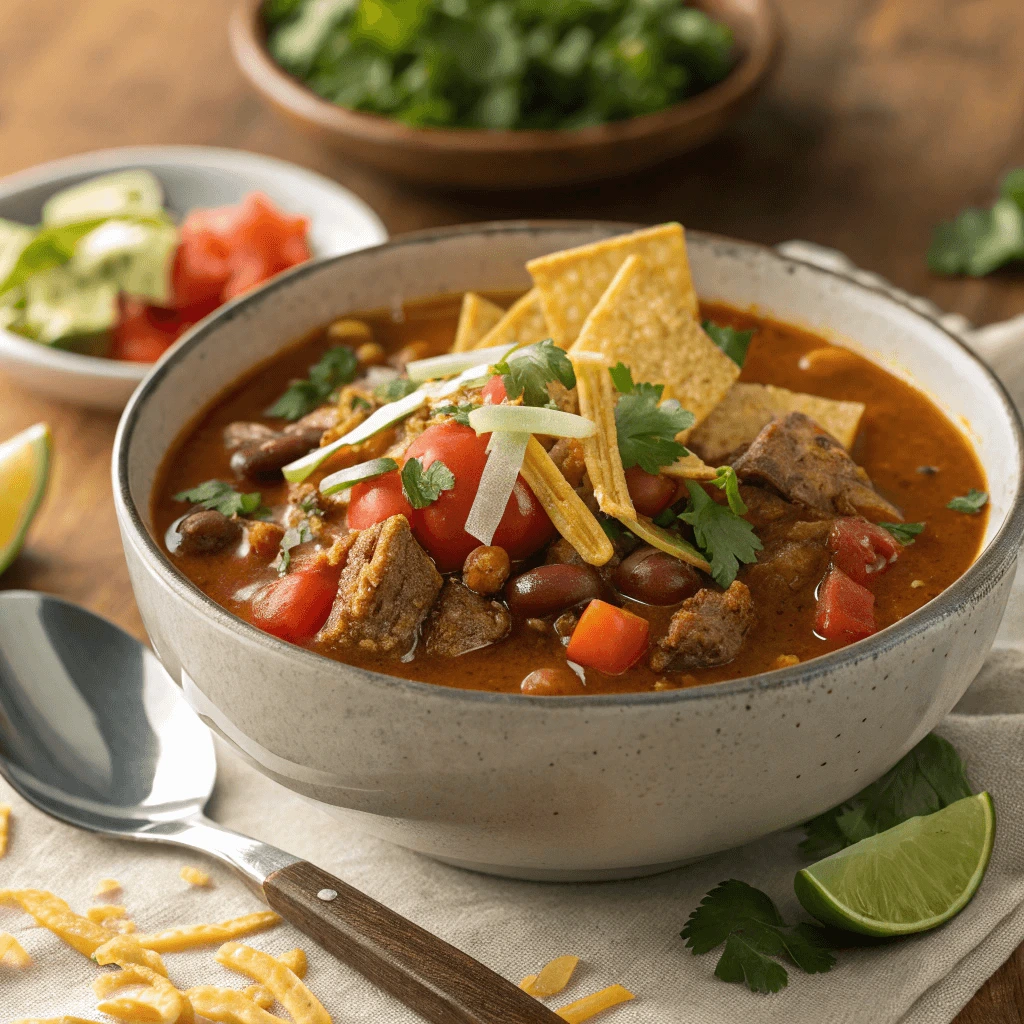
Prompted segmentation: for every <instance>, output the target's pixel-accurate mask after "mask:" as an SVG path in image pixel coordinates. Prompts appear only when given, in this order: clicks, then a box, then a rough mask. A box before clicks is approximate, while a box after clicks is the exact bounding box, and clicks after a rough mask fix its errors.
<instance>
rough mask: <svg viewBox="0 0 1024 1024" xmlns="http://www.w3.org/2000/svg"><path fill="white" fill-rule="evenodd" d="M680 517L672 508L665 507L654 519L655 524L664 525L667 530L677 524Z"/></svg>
mask: <svg viewBox="0 0 1024 1024" xmlns="http://www.w3.org/2000/svg"><path fill="white" fill-rule="evenodd" d="M678 520H679V517H678V516H677V515H676V513H675V512H673V511H672V509H671V508H663V509H662V510H661V511H660V512H659V513H658V514H657V515H656V516H655V517H654V518H653V519H652V520H651V522H652V523H654V525H655V526H661V527H664V528H665V529H666V530H667V529H670V528H671V527H673V526H675V525H676V523H677V522H678Z"/></svg>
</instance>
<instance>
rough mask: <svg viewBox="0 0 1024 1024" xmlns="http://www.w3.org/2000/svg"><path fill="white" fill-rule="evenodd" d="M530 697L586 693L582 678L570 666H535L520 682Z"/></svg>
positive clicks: (524, 691) (523, 691) (520, 687)
mask: <svg viewBox="0 0 1024 1024" xmlns="http://www.w3.org/2000/svg"><path fill="white" fill-rule="evenodd" d="M519 689H520V691H521V692H522V693H525V694H528V695H529V696H531V697H565V696H568V695H569V694H572V693H586V690H585V689H584V686H583V680H581V679H580V677H579V676H578V675H576V673H575V672H573V670H572V669H571V668H535V669H534V670H533V671H532V672H531V673H530V674H529V675H528V676H527V677H526V678H525V679H524V680H523V681H522V682H521V683H520V684H519Z"/></svg>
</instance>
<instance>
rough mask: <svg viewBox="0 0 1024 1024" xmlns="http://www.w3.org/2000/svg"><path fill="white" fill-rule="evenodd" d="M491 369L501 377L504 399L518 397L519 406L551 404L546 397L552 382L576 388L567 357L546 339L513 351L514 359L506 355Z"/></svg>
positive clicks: (573, 374) (549, 399)
mask: <svg viewBox="0 0 1024 1024" xmlns="http://www.w3.org/2000/svg"><path fill="white" fill-rule="evenodd" d="M493 369H494V372H495V373H497V374H500V375H501V380H502V383H503V384H504V385H505V393H506V394H507V395H508V397H509V398H518V397H519V396H520V395H522V396H523V405H538V406H550V405H552V401H551V396H550V395H549V394H548V384H549V383H551V382H552V381H558V382H559V383H560V384H562V385H563V386H564V387H566V388H574V387H576V373H575V371H574V370H573V368H572V363H570V362H569V357H568V356H567V355H566V354H565V352H564V351H563V350H562V349H560V348H559V347H558V346H557V345H556V344H555V343H554V342H553V341H551V340H550V339H548V340H547V341H540V342H538V343H537V344H536V345H529V346H527V347H526V348H521V349H517V350H516V357H515V359H511V360H510V359H509V358H508V356H506V357H505V358H504V359H502V360H501V362H498V363H495V364H494V367H493Z"/></svg>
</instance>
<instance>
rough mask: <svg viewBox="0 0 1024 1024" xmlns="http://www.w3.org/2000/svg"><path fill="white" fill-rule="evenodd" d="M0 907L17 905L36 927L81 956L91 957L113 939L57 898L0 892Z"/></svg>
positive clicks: (24, 891) (49, 894)
mask: <svg viewBox="0 0 1024 1024" xmlns="http://www.w3.org/2000/svg"><path fill="white" fill-rule="evenodd" d="M0 903H6V904H8V905H10V904H12V903H16V904H18V906H20V907H21V909H22V910H24V911H25V912H26V913H27V914H31V915H32V917H34V918H35V919H36V923H37V924H39V925H41V926H42V927H43V928H46V929H48V930H49V931H51V932H53V934H54V935H56V936H57V937H58V938H60V939H63V940H64V941H65V942H66V943H67V944H68V945H69V946H71V947H72V948H73V949H77V950H78V952H79V953H82V954H84V955H85V956H92V955H93V953H95V952H96V950H97V949H99V947H100V946H102V945H103V943H105V942H109V941H110V940H111V939H112V938H114V937H115V933H114V932H112V931H109V930H108V929H106V928H104V927H103V925H100V924H96V922H95V921H90V920H89V919H88V918H87V917H81V916H79V915H78V914H76V913H74V911H73V910H72V909H71V908H70V907H69V906H68V905H67V904H66V903H65V902H64V901H63V900H62V899H61V898H60V897H59V896H55V895H54V894H53V893H52V892H45V891H44V890H42V889H5V890H0Z"/></svg>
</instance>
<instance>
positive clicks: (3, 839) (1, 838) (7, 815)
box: [0, 804, 11, 857]
mask: <svg viewBox="0 0 1024 1024" xmlns="http://www.w3.org/2000/svg"><path fill="white" fill-rule="evenodd" d="M10 836H11V805H10V804H0V857H3V856H4V855H5V854H6V853H7V842H8V840H9V839H10Z"/></svg>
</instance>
